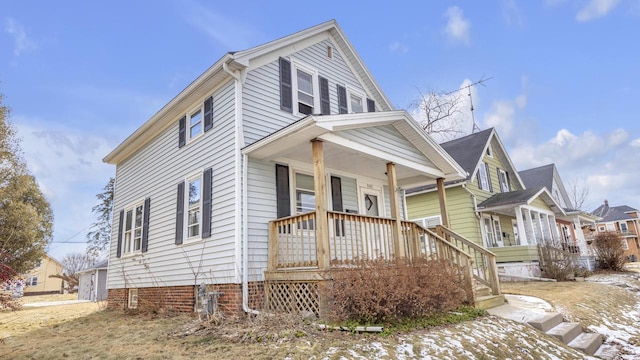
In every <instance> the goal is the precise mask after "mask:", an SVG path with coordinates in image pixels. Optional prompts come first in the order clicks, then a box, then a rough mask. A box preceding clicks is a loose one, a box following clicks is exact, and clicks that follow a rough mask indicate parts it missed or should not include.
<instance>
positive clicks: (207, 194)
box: [202, 168, 213, 238]
mask: <svg viewBox="0 0 640 360" xmlns="http://www.w3.org/2000/svg"><path fill="white" fill-rule="evenodd" d="M212 177H213V169H211V168H209V169H207V170H205V171H204V174H203V175H202V238H208V237H211V204H212V200H213V199H212V195H213V189H212V188H211V186H212V181H211V180H212Z"/></svg>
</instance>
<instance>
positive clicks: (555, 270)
mask: <svg viewBox="0 0 640 360" xmlns="http://www.w3.org/2000/svg"><path fill="white" fill-rule="evenodd" d="M538 253H539V255H540V269H541V270H542V276H543V277H545V278H548V279H555V280H557V281H567V280H572V279H574V275H575V273H576V271H577V269H578V267H577V265H576V260H577V259H576V256H575V254H572V253H571V252H569V251H567V250H562V249H560V248H558V247H556V246H554V245H553V243H552V242H551V241H548V240H545V241H543V243H542V244H541V245H538Z"/></svg>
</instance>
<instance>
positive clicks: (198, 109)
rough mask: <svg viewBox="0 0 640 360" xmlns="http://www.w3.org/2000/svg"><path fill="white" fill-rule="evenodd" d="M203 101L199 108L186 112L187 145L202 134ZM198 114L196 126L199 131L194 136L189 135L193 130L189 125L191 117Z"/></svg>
mask: <svg viewBox="0 0 640 360" xmlns="http://www.w3.org/2000/svg"><path fill="white" fill-rule="evenodd" d="M206 98H207V97H205V99H204V100H206ZM204 100H202V101H201V102H200V106H198V107H194V108H192V109H191V110H190V111H188V112H187V113H186V116H187V123H186V126H187V128H186V136H187V144H188V143H189V142H191V141H194V140H196V139H197V138H199V137H200V136H202V134H204ZM198 112H199V113H200V121H198V124H199V125H200V131H199V132H198V133H197V134H195V135H191V129H192V128H193V125H191V118H192V117H193V115H194V114H196V113H198Z"/></svg>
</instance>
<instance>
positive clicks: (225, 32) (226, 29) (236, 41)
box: [183, 1, 262, 50]
mask: <svg viewBox="0 0 640 360" xmlns="http://www.w3.org/2000/svg"><path fill="white" fill-rule="evenodd" d="M183 5H184V7H183V9H185V10H186V14H185V19H186V21H187V23H189V24H190V25H192V26H194V27H196V28H197V29H198V30H200V31H202V32H204V33H205V34H207V35H208V36H209V37H211V38H212V39H213V40H215V41H217V42H219V43H220V44H221V45H222V46H224V47H225V48H227V49H229V50H243V49H246V48H248V47H250V46H252V45H253V44H254V43H255V40H256V38H262V37H261V36H260V35H259V33H258V32H257V31H255V30H254V29H253V27H252V26H251V25H250V24H249V23H246V22H243V21H241V20H240V19H241V18H240V17H238V18H231V17H228V16H224V15H222V14H219V13H216V12H213V11H211V10H210V9H208V8H206V7H205V6H203V5H201V4H199V3H198V2H196V1H185V2H183ZM237 14H239V13H237Z"/></svg>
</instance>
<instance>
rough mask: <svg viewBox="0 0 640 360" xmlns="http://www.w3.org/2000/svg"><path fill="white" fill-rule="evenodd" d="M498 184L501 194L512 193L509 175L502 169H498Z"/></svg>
mask: <svg viewBox="0 0 640 360" xmlns="http://www.w3.org/2000/svg"><path fill="white" fill-rule="evenodd" d="M503 181H504V182H503ZM498 183H499V184H500V192H503V193H505V192H509V191H511V185H510V184H509V176H508V175H507V172H506V171H504V170H502V169H500V168H498ZM503 185H504V186H503ZM505 188H506V190H505Z"/></svg>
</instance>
